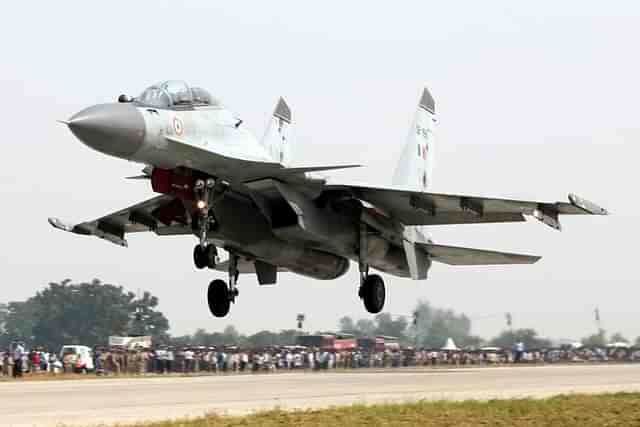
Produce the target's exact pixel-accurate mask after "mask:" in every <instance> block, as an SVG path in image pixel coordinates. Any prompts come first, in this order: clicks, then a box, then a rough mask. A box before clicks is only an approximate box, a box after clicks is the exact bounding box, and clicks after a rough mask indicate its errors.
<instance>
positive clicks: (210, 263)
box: [193, 244, 218, 270]
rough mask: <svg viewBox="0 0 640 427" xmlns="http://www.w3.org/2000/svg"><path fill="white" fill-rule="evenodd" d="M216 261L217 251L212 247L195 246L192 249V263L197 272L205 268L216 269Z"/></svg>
mask: <svg viewBox="0 0 640 427" xmlns="http://www.w3.org/2000/svg"><path fill="white" fill-rule="evenodd" d="M217 259H218V249H217V248H216V247H215V246H214V245H211V244H209V245H196V247H195V248H193V263H194V264H195V266H196V268H197V269H198V270H202V269H203V268H205V267H208V268H210V269H214V268H216V261H217Z"/></svg>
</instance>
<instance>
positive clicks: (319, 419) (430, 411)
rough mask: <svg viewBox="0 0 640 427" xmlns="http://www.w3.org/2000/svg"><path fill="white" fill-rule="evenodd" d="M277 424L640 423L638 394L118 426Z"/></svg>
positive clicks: (333, 410) (353, 408) (270, 426)
mask: <svg viewBox="0 0 640 427" xmlns="http://www.w3.org/2000/svg"><path fill="white" fill-rule="evenodd" d="M143 426H144V427H240V426H242V427H254V426H260V427H275V426H301V427H312V426H394V427H395V426H427V427H430V426H456V427H458V426H462V427H464V426H563V427H564V426H640V393H616V394H599V395H578V394H576V395H564V396H557V397H552V398H549V399H542V400H537V399H513V400H490V401H486V402H481V401H464V402H448V401H437V402H431V401H421V402H416V403H406V404H388V405H371V406H367V405H354V406H348V407H336V408H329V409H322V410H304V411H302V410H300V411H283V410H272V411H266V412H260V413H257V414H253V415H247V416H243V417H234V416H220V415H210V416H207V417H201V418H193V419H184V420H176V421H164V422H153V423H144V424H132V425H126V426H124V425H121V426H120V427H143Z"/></svg>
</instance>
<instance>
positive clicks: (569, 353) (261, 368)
mask: <svg viewBox="0 0 640 427" xmlns="http://www.w3.org/2000/svg"><path fill="white" fill-rule="evenodd" d="M91 357H92V358H93V359H92V364H91V369H85V368H86V367H87V366H85V365H80V364H79V363H80V362H79V359H77V358H74V357H73V355H72V354H71V355H69V354H60V355H56V354H55V353H54V352H49V351H47V350H46V349H43V348H38V347H34V348H33V349H32V350H30V351H26V350H25V348H24V346H23V345H22V344H19V345H17V346H15V347H14V348H13V349H12V350H7V351H0V375H2V376H14V377H20V376H22V374H23V373H45V372H50V373H62V372H79V371H82V372H85V371H95V372H96V373H97V374H99V375H118V374H149V373H157V374H168V373H181V374H191V373H236V372H237V373H240V372H248V373H259V372H275V371H282V370H284V371H287V370H307V371H317V370H334V369H362V368H397V367H409V366H432V367H437V366H474V365H475V366H481V365H503V364H510V363H558V362H615V361H619V362H621V361H626V362H637V361H640V349H633V348H593V349H592V348H558V349H544V350H542V349H540V350H537V349H533V350H525V349H524V348H517V347H514V348H513V349H507V350H503V349H497V348H488V349H479V350H455V351H452V350H438V349H413V348H405V349H399V348H394V349H384V350H383V349H377V350H374V349H363V348H356V349H350V350H330V349H319V348H308V347H300V346H282V347H267V348H262V349H241V348H237V347H205V346H191V347H180V348H174V347H169V346H158V347H156V348H135V349H127V348H124V347H96V348H95V349H94V351H93V352H92V355H91Z"/></svg>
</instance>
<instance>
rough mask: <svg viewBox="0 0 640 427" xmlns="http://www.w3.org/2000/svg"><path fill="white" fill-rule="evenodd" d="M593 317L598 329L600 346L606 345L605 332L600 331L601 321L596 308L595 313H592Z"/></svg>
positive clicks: (598, 310)
mask: <svg viewBox="0 0 640 427" xmlns="http://www.w3.org/2000/svg"><path fill="white" fill-rule="evenodd" d="M594 314H595V317H596V326H597V327H598V336H599V337H600V339H601V340H602V344H603V345H604V344H606V343H605V340H606V337H605V332H604V329H602V321H601V320H600V309H599V308H598V307H596V309H595V311H594Z"/></svg>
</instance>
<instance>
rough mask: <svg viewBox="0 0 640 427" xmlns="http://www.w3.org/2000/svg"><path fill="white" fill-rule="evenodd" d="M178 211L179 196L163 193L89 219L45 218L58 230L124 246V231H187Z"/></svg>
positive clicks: (165, 233) (182, 208) (125, 232)
mask: <svg viewBox="0 0 640 427" xmlns="http://www.w3.org/2000/svg"><path fill="white" fill-rule="evenodd" d="M181 212H185V211H184V207H183V205H182V202H180V200H179V199H176V198H174V197H173V196H168V195H163V196H157V197H154V198H152V199H149V200H145V201H144V202H141V203H137V204H135V205H133V206H130V207H128V208H125V209H122V210H119V211H117V212H114V213H111V214H109V215H106V216H103V217H101V218H98V219H95V220H92V221H86V222H82V223H79V224H69V223H66V222H64V221H61V220H60V219H58V218H49V224H51V225H52V226H53V227H55V228H57V229H59V230H63V231H68V232H71V233H74V234H81V235H87V236H96V237H99V238H101V239H104V240H107V241H109V242H111V243H114V244H116V245H119V246H125V247H126V246H128V243H127V240H126V239H125V235H126V234H127V233H136V232H143V231H153V232H155V233H156V234H158V235H176V234H191V233H192V231H191V229H190V228H189V226H188V225H187V221H186V218H183V219H184V221H182V222H180V218H181V215H180V213H181ZM169 218H171V219H169ZM176 218H177V219H178V221H176Z"/></svg>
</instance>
